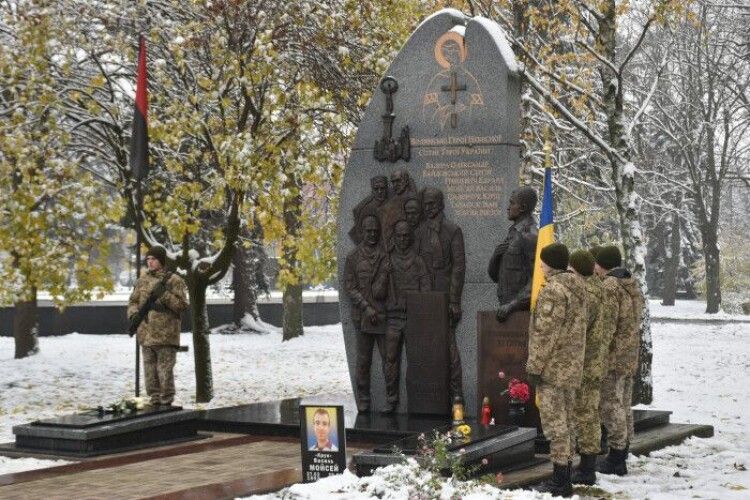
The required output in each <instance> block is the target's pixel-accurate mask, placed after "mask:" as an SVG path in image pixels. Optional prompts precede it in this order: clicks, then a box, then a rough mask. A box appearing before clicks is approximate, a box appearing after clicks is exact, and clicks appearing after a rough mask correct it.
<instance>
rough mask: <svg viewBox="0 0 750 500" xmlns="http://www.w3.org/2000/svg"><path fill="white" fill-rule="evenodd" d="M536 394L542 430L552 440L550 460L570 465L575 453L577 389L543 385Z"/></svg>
mask: <svg viewBox="0 0 750 500" xmlns="http://www.w3.org/2000/svg"><path fill="white" fill-rule="evenodd" d="M536 393H537V396H538V397H539V416H540V417H541V419H542V429H543V430H544V435H545V436H547V438H548V439H549V440H550V445H549V458H550V460H552V462H553V463H555V464H558V465H568V461H570V460H573V452H574V451H575V444H574V439H575V420H574V416H573V409H574V406H575V389H567V388H564V387H556V386H554V385H550V384H545V383H541V384H539V386H537V388H536Z"/></svg>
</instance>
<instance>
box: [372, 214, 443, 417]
mask: <svg viewBox="0 0 750 500" xmlns="http://www.w3.org/2000/svg"><path fill="white" fill-rule="evenodd" d="M386 268H387V270H388V300H387V302H386V312H387V317H388V328H387V330H386V334H385V351H386V356H385V392H386V405H385V406H384V407H383V410H382V411H383V413H392V412H394V411H395V410H396V407H397V406H398V399H399V374H400V371H401V347H402V346H403V339H404V330H405V329H406V314H407V311H406V294H407V292H410V291H416V292H426V291H430V290H431V288H432V286H431V280H430V275H429V273H428V272H427V267H426V266H425V263H424V261H423V260H422V258H421V257H420V256H419V255H417V253H416V252H415V251H414V235H413V234H412V231H411V228H410V227H409V224H408V223H407V222H406V221H405V220H400V221H398V222H396V224H395V225H394V227H393V248H392V249H391V251H390V252H389V254H388V262H387V264H386Z"/></svg>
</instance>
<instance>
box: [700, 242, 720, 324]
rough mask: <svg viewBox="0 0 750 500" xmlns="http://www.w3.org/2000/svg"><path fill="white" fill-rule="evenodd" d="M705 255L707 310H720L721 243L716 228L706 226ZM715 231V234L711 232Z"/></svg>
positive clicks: (712, 311)
mask: <svg viewBox="0 0 750 500" xmlns="http://www.w3.org/2000/svg"><path fill="white" fill-rule="evenodd" d="M704 229H705V230H704V231H703V234H704V236H703V255H704V256H705V259H706V312H707V313H708V314H714V313H717V312H719V307H720V306H721V277H720V271H721V270H720V264H719V262H720V261H719V245H718V243H717V239H718V238H717V235H716V234H715V233H716V230H715V228H710V227H707V228H704ZM711 233H713V234H711Z"/></svg>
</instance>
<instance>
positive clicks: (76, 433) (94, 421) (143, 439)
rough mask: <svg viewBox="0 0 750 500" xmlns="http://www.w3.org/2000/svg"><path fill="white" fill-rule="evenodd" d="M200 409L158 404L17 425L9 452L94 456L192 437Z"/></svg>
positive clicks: (198, 437)
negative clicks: (131, 410)
mask: <svg viewBox="0 0 750 500" xmlns="http://www.w3.org/2000/svg"><path fill="white" fill-rule="evenodd" d="M197 417H198V412H196V411H187V410H183V409H182V408H181V407H179V406H170V407H155V408H146V409H143V410H138V411H136V412H133V413H128V414H122V415H111V414H105V415H102V416H99V414H97V412H90V413H76V414H73V415H66V416H63V417H58V418H52V419H47V420H37V421H35V422H31V423H29V424H23V425H17V426H14V427H13V434H15V436H16V441H15V444H14V445H12V446H9V447H3V448H4V449H5V450H6V451H14V452H24V451H25V452H30V453H41V454H48V455H59V456H72V457H77V458H85V457H92V456H96V455H104V454H108V453H119V452H123V451H129V450H134V449H139V448H144V447H149V446H157V445H164V444H169V443H175V442H182V441H187V440H192V439H200V438H201V437H202V436H199V435H198V421H197Z"/></svg>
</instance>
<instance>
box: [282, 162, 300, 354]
mask: <svg viewBox="0 0 750 500" xmlns="http://www.w3.org/2000/svg"><path fill="white" fill-rule="evenodd" d="M284 186H285V188H286V189H287V190H288V191H289V192H290V193H292V194H290V195H289V196H288V197H287V198H285V199H284V229H285V230H286V238H284V243H283V253H284V259H283V263H282V268H284V269H285V270H286V271H287V272H288V273H289V274H290V275H291V276H294V277H295V278H296V279H297V281H296V282H294V283H293V284H287V285H286V287H285V288H284V295H283V298H282V303H283V310H282V320H281V322H282V329H283V339H282V340H289V339H293V338H294V337H299V336H301V335H303V334H304V333H305V332H304V330H303V329H302V283H301V282H300V271H299V262H298V260H297V250H298V248H297V238H299V234H300V229H301V226H302V223H301V221H300V215H301V212H302V192H301V187H300V181H299V179H297V177H296V175H294V174H293V173H291V172H290V173H287V180H286V182H285V183H284Z"/></svg>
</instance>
